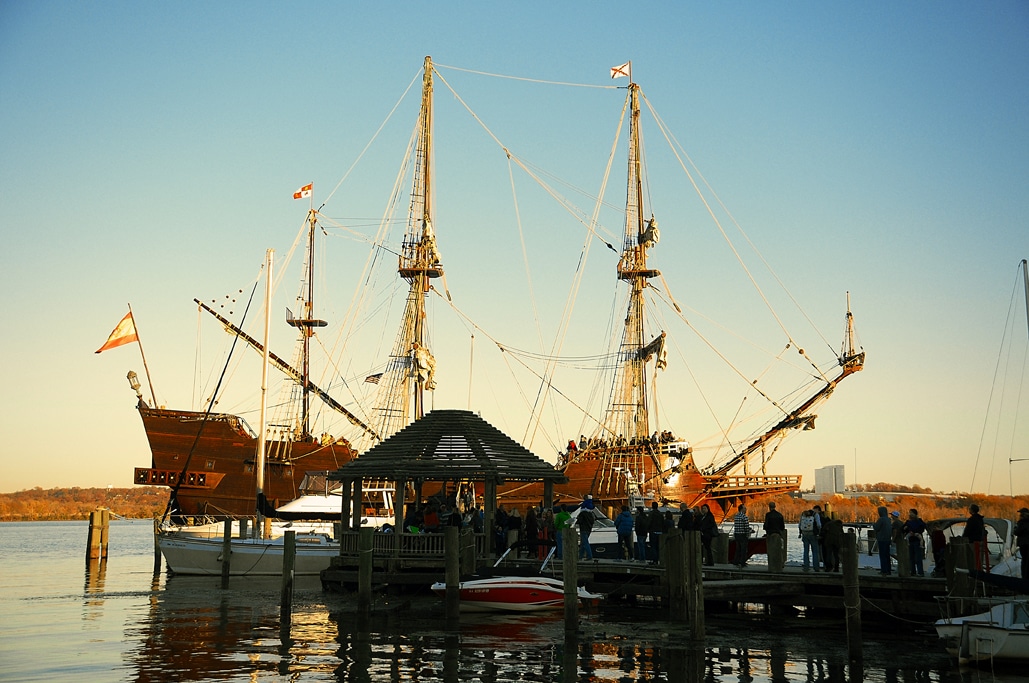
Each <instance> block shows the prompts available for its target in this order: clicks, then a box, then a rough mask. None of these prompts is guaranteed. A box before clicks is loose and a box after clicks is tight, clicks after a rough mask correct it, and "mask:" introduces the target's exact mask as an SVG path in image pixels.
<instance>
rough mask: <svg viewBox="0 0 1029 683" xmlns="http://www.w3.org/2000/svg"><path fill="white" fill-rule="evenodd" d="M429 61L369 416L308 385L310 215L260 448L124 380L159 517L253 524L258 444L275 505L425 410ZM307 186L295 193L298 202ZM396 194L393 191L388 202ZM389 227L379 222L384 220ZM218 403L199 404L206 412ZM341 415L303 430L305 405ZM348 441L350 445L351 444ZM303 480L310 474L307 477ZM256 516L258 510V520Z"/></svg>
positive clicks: (430, 260) (143, 477)
mask: <svg viewBox="0 0 1029 683" xmlns="http://www.w3.org/2000/svg"><path fill="white" fill-rule="evenodd" d="M432 74H433V68H432V62H431V59H429V58H428V57H427V58H426V60H425V65H424V77H423V88H422V102H421V107H420V111H419V115H418V120H417V122H416V127H415V132H414V139H415V143H414V144H413V145H411V147H410V150H409V158H408V159H405V162H404V169H406V173H407V176H406V177H409V178H410V182H411V188H412V189H411V193H410V201H409V202H408V217H407V223H406V228H405V234H404V237H403V240H402V243H401V246H400V249H399V254H398V261H397V274H398V275H399V277H400V278H401V279H402V281H403V282H404V283H405V284H406V286H407V294H406V304H405V306H404V310H403V314H402V320H401V322H400V325H399V332H398V333H397V335H396V338H395V341H394V343H393V347H392V351H391V352H390V353H389V358H388V360H387V362H386V364H385V366H384V367H383V368H381V369H380V370H379V371H377V372H376V371H370V374H368V375H367V376H366V377H365V380H364V381H365V382H367V383H368V384H369V385H375V389H374V391H373V393H374V399H373V400H371V401H370V407H361V408H360V409H358V408H356V407H354V408H348V407H347V406H345V405H343V403H342V402H341V401H338V400H337V399H335V398H333V396H331V395H330V393H329V392H328V391H326V390H324V389H322V388H321V387H320V386H318V385H317V384H315V383H314V382H313V381H312V377H311V365H310V363H311V360H310V359H311V342H312V339H314V338H315V335H316V334H317V331H318V330H319V329H322V328H324V327H326V326H327V322H326V321H324V320H320V319H318V318H316V317H315V315H314V294H315V291H314V282H315V273H314V267H315V263H316V261H315V258H314V249H315V237H316V235H317V234H318V232H319V230H322V228H323V226H322V222H323V221H329V220H330V219H327V218H326V217H325V216H324V215H323V214H322V213H321V212H320V211H319V210H316V209H314V208H311V209H310V210H309V212H308V216H307V221H306V223H305V225H306V243H307V252H306V261H305V275H304V277H303V282H302V287H301V290H302V291H301V295H300V296H299V297H298V300H299V303H300V307H301V314H300V315H293V313H292V312H290V311H289V310H288V309H287V317H286V322H287V323H288V324H289V325H290V326H292V327H294V328H295V329H296V330H297V351H296V353H295V354H294V358H295V361H296V362H292V359H291V361H286V360H284V359H282V358H281V357H279V356H277V355H275V354H274V353H271V352H270V351H269V362H270V364H271V365H272V366H274V367H275V368H276V369H277V370H279V371H281V372H282V373H283V374H284V375H285V377H286V378H287V379H288V381H289V389H288V391H287V393H288V397H287V398H286V399H285V400H283V401H282V402H281V403H282V408H281V409H280V410H279V412H278V413H277V414H276V416H275V418H274V419H272V420H270V421H269V422H268V424H267V425H266V427H265V434H264V437H265V438H264V439H263V440H262V439H261V436H262V435H261V434H259V431H260V429H258V430H255V429H253V428H252V427H250V425H249V424H248V423H247V421H246V420H245V419H244V418H243V417H242V416H240V415H235V414H228V413H220V412H215V411H213V410H173V409H168V408H164V407H157V406H156V401H154V402H153V403H154V404H153V405H152V404H151V402H148V401H147V400H146V399H145V398H144V397H143V395H142V392H141V391H140V382H139V380H138V378H137V377H136V375H135V373H130V374H129V382H130V385H131V386H132V387H133V389H134V390H135V391H136V397H137V403H136V408H137V410H138V412H139V415H140V418H141V419H142V422H143V428H144V430H145V431H146V435H147V440H148V442H149V444H150V450H151V463H150V466H149V467H137V468H135V470H134V473H133V482H134V483H135V484H140V485H152V486H163V487H167V488H168V489H170V495H171V499H170V503H169V510H170V511H171V512H172V513H174V514H175V515H178V516H182V517H186V518H197V517H202V518H205V519H219V518H226V517H243V516H252V515H254V514H255V510H256V509H257V500H258V497H257V496H258V489H257V487H258V483H257V482H258V477H257V472H256V470H255V468H256V467H257V463H258V457H257V455H258V452H259V450H258V449H259V444H260V443H261V442H262V441H263V443H264V444H265V445H264V453H265V457H264V461H265V467H264V480H263V486H262V487H261V493H262V494H263V497H264V498H265V499H266V500H267V503H269V504H270V505H271V506H273V507H278V506H279V505H282V504H285V503H287V502H288V501H292V500H294V499H296V498H298V497H299V496H301V495H302V494H303V493H306V492H307V490H306V486H305V478H306V479H307V480H308V481H310V482H318V483H319V485H321V486H324V475H325V473H327V472H331V471H335V470H337V469H338V468H339V467H340V466H342V465H343V464H345V463H346V462H349V461H350V460H351V459H353V458H354V457H357V455H358V452H359V450H366V449H367V448H368V447H370V446H372V445H374V444H375V443H378V442H379V441H381V440H382V439H384V438H386V437H388V436H390V435H391V434H393V433H394V432H396V431H398V430H400V429H402V428H403V427H405V426H406V425H407V424H409V423H410V422H411V421H412V420H414V419H417V418H419V417H421V416H422V415H423V414H424V411H425V392H426V391H431V390H432V389H433V388H434V387H435V377H434V375H435V359H434V357H433V355H432V352H431V350H430V343H429V335H428V333H427V331H426V330H427V325H428V321H427V314H426V310H425V298H426V296H427V294H428V292H429V289H430V283H431V282H432V280H434V279H436V278H440V277H442V276H443V266H442V263H441V256H440V251H439V248H438V247H437V243H436V236H435V232H434V228H433V205H432V201H431V197H432V194H431V190H432V172H433V169H432V150H431V145H432V126H433V122H432V111H433V102H432ZM310 191H311V186H310V185H308V186H305V187H303V188H301V190H300V191H298V193H297V195H295V198H300V195H303V196H305V197H306V196H307V195H309V193H310ZM401 195H402V193H397V192H394V193H393V196H392V197H393V201H394V203H393V205H392V206H391V208H390V211H392V210H395V209H396V206H398V205H399V202H398V201H396V200H397V199H398V198H399V197H400V196H401ZM387 222H389V221H388V220H386V219H384V223H387ZM194 301H195V303H196V304H197V305H198V306H199V307H200V308H201V309H202V310H204V311H206V312H207V313H209V314H211V315H212V316H213V317H215V318H216V319H217V321H218V323H219V324H221V325H222V326H223V327H224V328H225V330H226V331H227V332H228V333H229V334H230V335H232V336H233V337H234V338H235V339H236V340H237V341H239V342H242V343H243V344H245V345H247V346H249V347H252V348H253V349H254V350H256V351H258V352H263V351H264V345H263V344H262V343H261V342H260V341H258V340H256V339H255V338H254V337H252V336H250V335H249V334H247V333H246V332H245V331H244V330H243V329H241V328H240V327H239V326H237V325H236V324H234V323H233V322H232V321H230V320H228V319H227V318H226V317H224V316H222V315H221V314H220V313H218V312H217V311H216V310H214V308H212V307H211V306H209V305H208V304H206V303H204V302H202V301H199V300H196V299H194ZM216 399H217V396H212V397H211V398H210V399H209V400H208V406H213V405H215V403H216ZM315 401H317V402H320V403H321V404H322V405H323V406H324V408H325V410H328V411H331V412H334V413H336V414H339V415H342V416H343V417H344V418H345V419H346V422H347V423H348V424H347V425H346V426H347V430H346V432H347V434H349V435H350V437H349V438H348V437H347V436H343V435H333V434H330V433H328V432H326V431H320V430H315V429H314V427H313V419H312V415H313V409H312V403H313V402H315ZM351 439H352V440H351ZM308 474H310V475H311V476H310V477H307V475H308ZM266 510H267V508H264V510H262V511H266Z"/></svg>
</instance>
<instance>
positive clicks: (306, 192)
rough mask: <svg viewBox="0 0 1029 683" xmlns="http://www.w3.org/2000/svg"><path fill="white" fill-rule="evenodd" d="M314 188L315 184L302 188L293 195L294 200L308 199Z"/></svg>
mask: <svg viewBox="0 0 1029 683" xmlns="http://www.w3.org/2000/svg"><path fill="white" fill-rule="evenodd" d="M313 187H314V183H308V184H307V185H304V186H303V187H302V188H300V189H299V190H297V191H296V192H294V193H293V199H307V198H308V197H310V196H311V188H313Z"/></svg>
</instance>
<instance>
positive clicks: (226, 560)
mask: <svg viewBox="0 0 1029 683" xmlns="http://www.w3.org/2000/svg"><path fill="white" fill-rule="evenodd" d="M223 524H224V527H223V530H222V588H228V587H229V569H230V568H231V567H230V565H231V564H232V520H231V519H227V520H225V522H224V523H223Z"/></svg>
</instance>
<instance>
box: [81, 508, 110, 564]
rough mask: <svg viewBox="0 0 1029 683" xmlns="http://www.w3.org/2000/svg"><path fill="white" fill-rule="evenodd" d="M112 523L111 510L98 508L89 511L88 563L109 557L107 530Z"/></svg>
mask: <svg viewBox="0 0 1029 683" xmlns="http://www.w3.org/2000/svg"><path fill="white" fill-rule="evenodd" d="M110 524H111V511H110V510H108V509H107V508H97V509H96V510H93V512H90V513H89V531H88V533H87V535H86V564H89V563H90V562H96V561H97V560H106V559H107V530H108V527H109V526H110Z"/></svg>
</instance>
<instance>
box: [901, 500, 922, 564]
mask: <svg viewBox="0 0 1029 683" xmlns="http://www.w3.org/2000/svg"><path fill="white" fill-rule="evenodd" d="M923 533H925V522H923V521H922V519H921V518H920V517H919V516H918V510H916V509H915V508H911V509H910V510H908V519H907V521H906V522H904V535H905V536H906V537H907V541H908V551H909V552H910V554H911V575H912V576H925V566H924V565H923V563H922V558H923V556H924V553H925V539H923V538H922V534H923Z"/></svg>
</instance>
